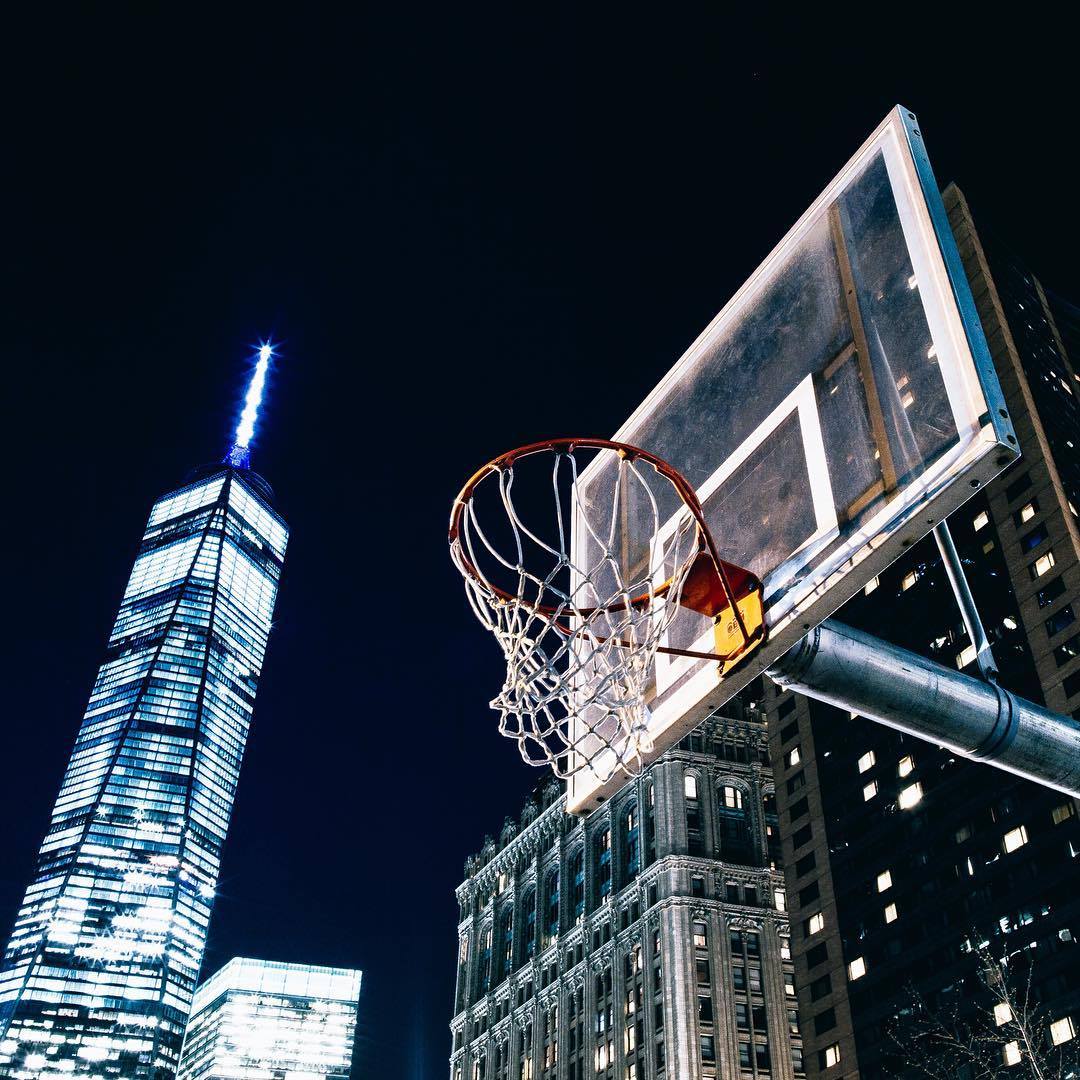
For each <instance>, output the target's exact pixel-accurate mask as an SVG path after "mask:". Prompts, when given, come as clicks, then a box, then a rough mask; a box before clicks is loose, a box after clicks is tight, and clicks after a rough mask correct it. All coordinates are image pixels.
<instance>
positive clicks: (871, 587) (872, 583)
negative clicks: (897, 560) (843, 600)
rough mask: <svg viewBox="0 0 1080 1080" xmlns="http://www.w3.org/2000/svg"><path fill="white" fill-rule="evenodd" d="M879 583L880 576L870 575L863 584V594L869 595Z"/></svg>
mask: <svg viewBox="0 0 1080 1080" xmlns="http://www.w3.org/2000/svg"><path fill="white" fill-rule="evenodd" d="M880 584H881V579H880V578H876V577H872V578H871V579H870V580H869V581H868V582H867V583H866V584H865V585H864V586H863V595H864V596H869V595H870V594H871V593H872V592H873V591H874V590H875V589H876V588H877V587H878V586H879V585H880Z"/></svg>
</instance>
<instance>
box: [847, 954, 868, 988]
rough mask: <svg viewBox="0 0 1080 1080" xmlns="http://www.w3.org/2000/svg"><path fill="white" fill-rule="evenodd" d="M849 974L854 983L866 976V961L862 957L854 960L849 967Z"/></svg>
mask: <svg viewBox="0 0 1080 1080" xmlns="http://www.w3.org/2000/svg"><path fill="white" fill-rule="evenodd" d="M847 973H848V978H849V979H850V980H851V981H852V982H854V981H855V980H856V979H861V978H862V977H863V976H864V975H865V974H866V961H865V960H864V959H863V958H862V957H861V956H859V957H857V958H856V959H854V960H852V961H851V963H850V964H848V966H847Z"/></svg>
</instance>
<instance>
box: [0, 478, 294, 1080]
mask: <svg viewBox="0 0 1080 1080" xmlns="http://www.w3.org/2000/svg"><path fill="white" fill-rule="evenodd" d="M249 483H250V484H254V483H255V481H249V480H247V479H246V477H245V476H244V474H240V473H238V472H235V471H233V470H230V469H225V468H222V469H221V470H219V471H217V472H215V473H214V474H212V475H210V476H208V477H205V478H203V479H201V480H198V481H196V482H195V483H192V484H190V485H188V486H186V487H185V488H183V489H181V490H180V491H177V492H175V493H171V494H169V495H167V496H165V497H164V498H162V499H161V500H159V501H158V503H157V504H156V505H155V506H154V508H153V510H152V511H151V514H150V518H149V521H148V523H147V527H146V531H145V533H144V536H143V540H142V543H141V546H140V549H139V552H138V555H137V557H136V559H135V563H134V566H133V568H132V572H131V576H130V578H129V580H128V584H127V587H126V589H125V592H124V596H123V600H122V602H121V605H120V610H119V613H118V614H117V617H116V621H115V623H114V626H113V630H112V633H111V634H110V637H109V642H108V647H107V650H106V655H105V660H104V663H103V664H102V666H101V668H100V670H99V672H98V676H97V679H96V680H95V683H94V686H93V689H92V691H91V694H90V700H89V703H88V705H87V709H86V713H85V715H84V718H83V721H82V725H81V727H80V730H79V733H78V735H77V737H76V740H75V747H74V750H73V751H72V754H71V758H70V760H69V763H68V767H67V770H66V772H65V775H64V778H63V781H62V784H61V788H60V793H59V796H58V798H57V800H56V804H55V806H54V809H53V812H52V819H51V822H50V825H49V829H48V832H47V834H46V836H45V839H44V842H43V843H42V846H41V849H40V853H39V856H38V864H37V869H36V873H35V875H34V878H33V880H32V881H31V883H30V885H29V887H28V889H27V891H26V894H25V897H24V900H23V903H22V906H21V908H20V910H19V913H18V915H17V918H16V923H15V928H14V931H13V933H12V935H11V938H10V941H9V943H8V946H7V950H6V953H5V955H4V960H3V966H2V968H0V1074H5V1075H8V1074H10V1075H14V1076H42V1077H44V1076H60V1075H63V1076H65V1077H73V1076H104V1075H109V1076H138V1077H147V1078H153V1080H156V1078H157V1077H161V1078H163V1080H164V1078H165V1077H172V1076H173V1074H174V1073H175V1070H176V1067H177V1063H178V1060H179V1053H180V1044H181V1040H182V1038H183V1031H184V1024H185V1021H186V1018H187V1014H188V1009H189V1007H190V1005H191V1001H192V995H193V993H194V991H195V980H196V977H197V974H198V970H199V965H200V963H201V962H202V955H203V949H204V945H205V941H206V930H207V924H208V921H209V917H210V910H211V905H212V902H213V896H214V891H215V888H216V885H217V878H218V870H219V862H220V857H221V847H222V844H223V842H224V839H225V833H226V830H227V827H228V822H229V815H230V812H231V809H232V801H233V795H234V793H235V790H236V783H237V778H238V775H239V770H240V762H241V758H242V756H243V752H244V744H245V742H246V739H247V733H248V726H249V724H250V721H251V714H252V709H253V707H254V702H255V692H256V689H257V686H258V679H259V674H260V672H261V669H262V663H263V656H264V653H265V650H266V642H267V636H268V634H269V630H270V619H271V614H272V611H273V605H274V599H275V597H276V593H277V587H278V580H279V577H280V573H281V566H282V561H283V558H284V554H285V545H286V542H287V536H288V533H287V529H286V527H285V525H284V523H283V522H282V521H281V519H280V518H279V517H277V516H276V515H275V514H274V513H273V511H272V510H271V509H270V508H269V507H268V506H267V505H265V503H264V502H263V501H262V498H261V496H260V495H259V494H257V493H256V492H255V491H254V490H253V488H250V487H249Z"/></svg>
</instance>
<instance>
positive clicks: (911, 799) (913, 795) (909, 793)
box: [897, 784, 923, 810]
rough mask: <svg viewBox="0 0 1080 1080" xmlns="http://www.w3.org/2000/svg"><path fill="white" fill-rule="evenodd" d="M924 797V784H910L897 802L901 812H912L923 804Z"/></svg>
mask: <svg viewBox="0 0 1080 1080" xmlns="http://www.w3.org/2000/svg"><path fill="white" fill-rule="evenodd" d="M922 796H923V790H922V784H909V785H908V786H907V787H906V788H904V789H903V790H902V791H901V792H900V796H899V798H898V799H897V802H898V803H899V805H900V809H901V810H910V809H911V808H912V807H913V806H918V805H919V803H921V802H922Z"/></svg>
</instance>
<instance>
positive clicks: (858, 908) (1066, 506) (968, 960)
mask: <svg viewBox="0 0 1080 1080" xmlns="http://www.w3.org/2000/svg"><path fill="white" fill-rule="evenodd" d="M945 204H946V207H947V209H948V211H949V217H950V222H951V225H952V228H953V231H954V233H955V235H956V239H957V244H958V247H959V249H960V252H961V255H962V257H963V259H964V264H965V270H966V272H967V276H968V279H969V281H970V283H971V288H972V293H973V296H974V298H975V302H976V304H977V306H978V309H979V315H980V318H981V320H982V323H983V327H984V329H985V332H986V337H987V341H988V343H989V345H990V350H991V353H992V355H993V359H994V364H995V367H996V368H997V371H998V375H999V377H1000V379H1001V384H1002V389H1003V390H1004V393H1005V399H1006V403H1007V406H1008V409H1009V412H1010V413H1011V416H1012V420H1013V424H1014V426H1015V429H1016V433H1017V437H1018V438H1019V440H1020V445H1021V449H1022V452H1023V456H1022V458H1021V459H1020V460H1019V461H1018V462H1017V463H1016V464H1014V465H1013V466H1011V467H1010V468H1009V469H1008V470H1007V471H1006V472H1005V473H1004V474H1003V475H1002V476H1000V477H999V478H998V479H996V480H995V481H994V482H993V483H992V484H990V485H988V486H987V489H986V491H985V492H984V493H982V494H980V495H978V496H977V497H976V498H974V499H973V500H972V501H971V502H969V503H968V504H967V505H966V506H965V507H963V508H962V509H961V510H960V511H958V512H957V513H955V514H954V515H953V516H952V518H951V519H950V525H951V528H952V532H953V535H954V537H955V540H956V544H957V547H958V549H959V551H960V554H961V557H962V559H963V562H964V567H965V570H966V573H967V576H968V579H969V581H970V583H971V587H972V591H973V593H974V595H975V598H976V601H977V603H978V605H979V608H980V611H981V614H982V617H983V621H984V623H985V625H986V628H987V632H988V634H989V635H990V637H991V640H992V643H993V648H994V652H995V658H996V660H997V663H998V666H999V668H1000V669H1001V682H1002V684H1003V685H1005V686H1007V687H1008V688H1010V689H1012V690H1015V691H1017V692H1018V693H1020V694H1022V695H1024V696H1026V697H1029V698H1032V699H1034V700H1038V701H1044V702H1045V703H1046V704H1047V705H1048V706H1049V707H1050V708H1052V709H1055V710H1057V711H1059V712H1062V713H1065V714H1071V715H1072V716H1073V717H1074V718H1076V719H1080V633H1078V632H1077V631H1078V624H1077V621H1076V619H1077V615H1078V614H1080V528H1078V519H1077V514H1078V507H1080V453H1078V450H1077V447H1078V446H1080V368H1078V367H1077V364H1076V361H1077V359H1078V357H1077V356H1072V358H1071V359H1070V355H1069V351H1068V349H1069V344H1072V343H1074V342H1075V343H1076V344H1077V345H1080V340H1078V339H1077V337H1076V322H1075V309H1071V308H1069V307H1068V305H1065V304H1063V303H1060V302H1057V303H1055V302H1048V299H1047V296H1046V294H1045V292H1044V290H1043V288H1042V286H1041V285H1040V284H1039V282H1038V281H1037V279H1036V278H1035V277H1034V276H1033V275H1032V274H1031V273H1030V271H1029V270H1027V268H1025V267H1024V266H1023V265H1022V263H1020V261H1019V260H1018V259H1016V258H1015V257H1013V256H1012V255H1011V254H1010V253H1008V252H1006V251H1004V250H1002V249H1001V248H1000V246H998V245H995V244H993V243H992V242H991V241H990V240H989V239H988V238H986V237H981V236H980V235H979V233H978V232H977V231H976V229H975V226H974V222H973V220H972V217H971V214H970V211H969V210H968V207H967V204H966V203H965V201H964V199H963V197H962V196H961V194H960V193H959V191H957V190H956V189H955V188H950V189H949V190H947V191H946V193H945ZM1067 342H1068V344H1067ZM839 618H840V619H841V620H843V621H846V622H850V623H851V624H853V625H856V626H859V627H861V628H863V629H865V630H869V631H871V632H873V633H876V634H879V635H881V636H882V637H884V638H887V639H888V640H890V641H894V642H896V643H898V644H900V645H902V646H904V647H906V648H909V649H912V650H914V651H916V652H920V653H922V654H924V655H927V656H931V657H935V658H937V659H938V660H939V661H940V662H941V663H943V664H947V665H950V666H955V667H958V668H961V669H964V670H967V671H969V673H971V674H976V673H977V668H976V666H975V648H974V645H973V643H972V642H971V641H970V640H969V639H968V637H967V634H966V632H965V629H964V626H963V623H962V620H961V616H960V613H959V611H958V609H957V606H956V603H955V601H954V599H953V596H952V592H951V590H950V588H949V585H948V581H947V579H946V576H945V572H944V569H943V567H942V564H941V559H940V556H939V554H938V552H937V550H936V548H935V546H934V544H933V542H932V541H924V542H923V543H922V544H919V545H916V546H914V547H913V548H912V549H911V550H910V551H909V552H908V553H906V554H905V555H904V557H903V558H902V559H900V560H899V561H898V562H897V563H896V564H894V565H893V566H892V567H890V568H889V570H888V571H886V572H885V573H883V574H881V575H880V577H879V578H878V579H875V580H874V581H872V582H870V584H869V585H868V586H867V587H866V591H865V595H863V596H859V597H856V598H855V599H854V600H853V601H851V602H850V603H849V604H848V605H847V606H846V607H845V608H844V609H842V610H841V612H840V613H839ZM766 706H767V709H768V713H769V728H770V740H771V745H772V752H773V760H774V762H775V764H776V769H777V797H778V803H779V809H780V821H781V829H782V832H783V836H784V854H785V869H786V872H787V885H788V896H789V899H790V905H789V906H790V908H791V918H792V947H793V952H794V957H795V967H796V980H797V982H798V986H799V1008H800V1014H801V1018H802V1021H803V1034H804V1039H805V1041H806V1044H807V1055H806V1061H807V1072H808V1075H809V1076H811V1077H823V1078H827V1080H833V1078H840V1077H844V1078H855V1077H861V1078H863V1080H877V1078H879V1077H884V1076H899V1075H905V1069H909V1067H910V1065H911V1064H912V1063H911V1060H910V1055H911V1052H912V1042H913V1041H914V1040H912V1039H911V1038H910V1037H909V1038H907V1039H905V1031H906V1030H907V1029H906V1028H905V1026H904V1025H905V1024H906V1023H909V1020H908V1019H907V1018H910V1017H911V1016H913V1015H914V1014H915V1013H919V1012H922V1011H923V1010H924V1009H925V1010H927V1012H928V1015H938V1016H939V1017H940V1016H944V1017H945V1018H948V1017H949V1016H950V1015H951V1014H952V1010H953V1009H954V1008H955V1009H959V1010H961V1013H962V1012H963V1010H965V1009H969V1008H974V1007H977V1003H978V1001H979V1000H980V994H981V987H980V980H979V975H978V967H979V964H980V961H979V959H978V957H979V956H980V955H983V954H988V955H991V956H992V957H994V958H1000V957H1002V956H1008V957H1010V958H1011V963H1012V964H1013V966H1014V968H1016V969H1019V971H1020V975H1019V978H1020V979H1021V980H1025V985H1026V974H1025V972H1026V970H1027V964H1028V961H1029V960H1031V961H1034V963H1033V966H1032V967H1031V971H1032V975H1033V978H1032V983H1031V990H1032V994H1033V998H1034V1000H1037V1001H1039V1002H1040V1003H1041V1004H1042V1006H1043V1007H1045V1009H1046V1022H1045V1023H1043V1025H1042V1026H1043V1029H1044V1031H1043V1034H1047V1033H1049V1034H1051V1035H1052V1037H1053V1039H1054V1041H1055V1042H1059V1043H1063V1042H1064V1041H1071V1040H1072V1039H1073V1038H1075V1032H1077V1031H1080V946H1078V945H1077V941H1078V939H1080V892H1078V890H1077V888H1076V875H1077V865H1078V864H1077V861H1076V860H1077V858H1080V818H1078V814H1077V811H1078V805H1077V802H1076V800H1074V799H1071V798H1069V797H1067V796H1065V795H1062V794H1061V793H1059V792H1056V791H1052V790H1050V789H1048V788H1045V787H1041V786H1039V785H1037V784H1033V783H1030V782H1027V781H1024V780H1020V779H1018V778H1016V777H1013V776H1010V775H1009V774H1006V773H1002V772H999V771H997V770H995V769H992V768H990V767H988V766H984V765H977V764H972V763H969V762H966V761H961V760H958V758H957V757H956V755H954V754H952V753H950V752H949V751H947V750H944V749H942V748H940V747H935V746H932V745H929V744H927V743H924V742H921V741H919V740H917V739H912V738H910V737H906V736H904V735H901V734H899V733H898V732H896V731H893V730H891V729H889V728H885V727H882V726H880V725H877V724H873V723H870V722H869V721H867V720H865V719H863V718H861V717H858V716H849V714H848V713H846V712H842V711H840V710H837V709H834V708H831V707H830V706H827V705H824V704H822V703H820V702H816V701H811V700H808V699H805V698H800V697H799V696H797V695H794V694H791V693H784V692H780V691H777V690H773V691H770V692H769V694H768V697H767V701H766ZM996 1019H1000V1018H996ZM1051 1023H1053V1024H1054V1025H1056V1026H1055V1027H1054V1030H1053V1032H1050V1031H1049V1025H1050V1024H1051ZM1016 1041H1017V1036H1016V1033H1015V1032H1012V1033H1010V1029H1009V1028H1008V1025H1007V1023H1006V1022H1004V1021H1002V1028H1001V1047H1000V1052H1001V1054H1002V1055H1004V1054H1005V1053H1006V1050H1005V1048H1006V1047H1007V1046H1008V1044H1010V1043H1012V1042H1016ZM923 1050H925V1047H924V1048H923ZM1023 1053H1024V1051H1023V1050H1022V1048H1019V1047H1014V1048H1013V1050H1012V1054H1013V1055H1014V1056H1015V1057H1016V1058H1017V1059H1019V1058H1020V1057H1022V1056H1023ZM1001 1063H1002V1064H1003V1065H1005V1064H1010V1065H1011V1060H1010V1059H1008V1058H1006V1057H1002V1058H1001ZM946 1072H947V1067H946V1068H944V1069H943V1070H942V1072H941V1073H940V1075H946ZM911 1075H915V1073H914V1072H912V1073H911ZM917 1075H925V1074H924V1073H921V1072H920V1073H918V1074H917ZM949 1075H952V1074H951V1073H949ZM957 1075H959V1073H957ZM1025 1075H1031V1074H1029V1073H1027V1072H1025Z"/></svg>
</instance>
